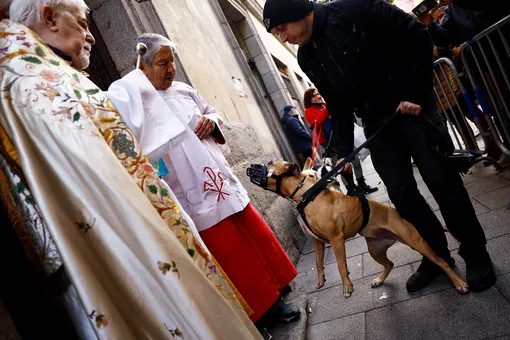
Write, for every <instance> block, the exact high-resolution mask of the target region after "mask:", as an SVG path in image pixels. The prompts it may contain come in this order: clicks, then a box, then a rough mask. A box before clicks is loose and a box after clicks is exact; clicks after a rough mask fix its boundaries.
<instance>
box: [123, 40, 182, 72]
mask: <svg viewBox="0 0 510 340" xmlns="http://www.w3.org/2000/svg"><path fill="white" fill-rule="evenodd" d="M138 43H144V44H145V46H147V52H146V53H145V54H144V55H143V56H142V61H143V63H144V64H146V65H148V66H150V67H152V62H153V61H154V56H155V55H156V53H158V51H159V49H160V48H161V47H170V48H171V49H172V51H173V52H174V53H175V44H174V42H173V41H172V40H170V39H168V38H167V37H164V36H162V35H160V34H156V33H145V34H142V35H140V36H139V37H138V38H137V39H136V43H135V45H134V46H133V51H135V47H136V44H138ZM137 59H138V55H136V53H134V64H135V65H136V61H137Z"/></svg>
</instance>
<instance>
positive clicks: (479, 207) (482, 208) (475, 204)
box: [471, 198, 490, 216]
mask: <svg viewBox="0 0 510 340" xmlns="http://www.w3.org/2000/svg"><path fill="white" fill-rule="evenodd" d="M471 203H473V208H475V213H476V215H477V216H478V215H482V214H485V213H486V212H489V211H490V209H489V208H487V207H486V206H485V205H483V204H481V203H480V202H478V201H477V200H476V199H475V198H472V199H471Z"/></svg>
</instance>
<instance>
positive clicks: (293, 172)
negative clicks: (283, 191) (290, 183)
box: [267, 160, 301, 190]
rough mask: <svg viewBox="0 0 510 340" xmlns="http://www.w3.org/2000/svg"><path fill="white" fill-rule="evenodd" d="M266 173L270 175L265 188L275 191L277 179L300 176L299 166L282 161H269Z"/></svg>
mask: <svg viewBox="0 0 510 340" xmlns="http://www.w3.org/2000/svg"><path fill="white" fill-rule="evenodd" d="M267 171H268V174H269V175H270V176H269V178H268V181H267V186H268V187H269V188H271V189H273V190H276V188H277V182H278V179H279V178H283V177H290V176H299V175H300V174H301V169H300V167H299V165H297V164H296V163H292V162H287V161H284V160H278V161H271V162H269V163H267Z"/></svg>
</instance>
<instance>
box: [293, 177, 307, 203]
mask: <svg viewBox="0 0 510 340" xmlns="http://www.w3.org/2000/svg"><path fill="white" fill-rule="evenodd" d="M305 181H306V176H304V177H303V179H302V180H301V181H300V182H299V183H298V185H297V187H296V189H294V192H293V193H292V195H290V196H289V198H290V199H293V198H294V196H296V194H297V192H298V191H299V189H301V188H302V187H303V184H304V183H305Z"/></svg>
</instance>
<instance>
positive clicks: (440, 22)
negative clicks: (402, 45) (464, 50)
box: [419, 0, 510, 165]
mask: <svg viewBox="0 0 510 340" xmlns="http://www.w3.org/2000/svg"><path fill="white" fill-rule="evenodd" d="M509 14H510V1H507V0H441V1H439V4H438V6H437V7H436V8H435V9H432V10H431V11H430V12H429V13H428V14H426V15H424V16H422V17H420V18H419V20H420V21H421V22H422V23H423V24H424V25H425V26H426V27H427V29H428V32H429V34H430V36H431V37H432V41H433V42H434V45H435V48H436V51H437V56H438V57H447V58H450V59H452V60H453V61H454V63H455V67H456V68H457V70H458V71H459V72H461V71H462V69H463V67H464V66H463V62H462V59H461V58H459V56H460V47H461V45H462V44H464V43H465V42H466V41H468V40H469V39H471V38H473V37H474V36H475V35H477V34H478V33H480V32H482V31H483V30H485V29H486V28H488V27H490V26H491V25H493V24H495V23H496V22H498V21H499V20H501V19H503V18H504V17H506V16H508V15H509ZM495 46H496V47H497V48H498V47H499V48H500V49H502V50H503V51H504V47H503V46H501V45H500V44H499V43H498V42H495ZM486 48H488V49H490V46H486ZM468 58H470V55H468ZM434 80H435V79H434ZM451 80H452V79H451ZM461 80H462V81H463V84H464V86H466V87H467V89H468V91H469V92H470V93H471V98H475V95H474V93H473V92H472V90H471V86H470V81H469V80H467V79H464V78H463V77H462V76H461ZM500 81H501V82H502V83H503V81H504V80H503V79H500ZM453 86H454V88H455V87H456V86H457V84H456V82H455V81H454V84H453ZM457 92H458V93H457V99H458V101H459V104H460V106H461V108H462V111H463V112H464V115H465V117H466V118H467V119H469V120H471V121H474V120H473V116H472V113H471V111H470V110H469V108H468V106H467V103H466V102H465V99H464V97H463V96H462V95H460V91H457ZM442 100H443V98H442ZM488 104H489V105H490V107H491V109H490V111H491V112H492V111H493V108H492V106H491V104H490V101H488ZM454 106H455V105H454ZM439 107H440V106H439ZM445 109H446V111H449V110H448V106H445ZM440 111H442V109H441V108H440ZM477 111H479V112H478V114H482V115H483V113H482V112H480V110H479V109H477ZM443 113H444V112H443ZM486 113H490V112H486ZM446 114H447V115H449V118H450V120H451V121H452V122H453V124H454V125H457V124H456V123H454V122H455V119H451V118H453V117H452V115H451V112H450V114H448V113H446ZM495 122H496V124H497V125H498V126H501V124H504V122H500V121H499V119H498V118H496V117H495ZM477 123H478V124H480V126H478V129H479V130H480V131H488V126H487V123H486V121H485V120H484V119H481V120H478V121H477ZM457 128H458V129H460V130H461V131H463V132H464V134H465V135H467V134H468V131H467V130H468V129H469V126H467V125H466V124H464V123H463V122H462V123H461V126H457ZM484 140H485V143H486V149H487V150H489V153H488V156H489V157H493V158H496V159H497V158H498V157H499V156H500V155H502V152H501V150H500V149H499V147H498V146H497V144H496V143H495V141H494V139H493V138H492V137H491V136H490V135H488V136H487V137H486V138H485V139H484ZM466 144H467V145H466V147H467V148H468V149H472V150H476V143H475V141H472V140H469V141H466ZM503 156H504V155H503ZM487 164H490V163H489V162H486V161H484V165H487Z"/></svg>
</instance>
